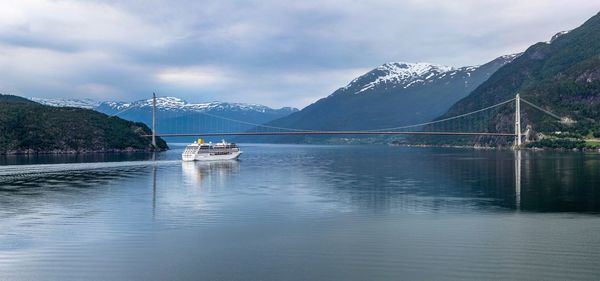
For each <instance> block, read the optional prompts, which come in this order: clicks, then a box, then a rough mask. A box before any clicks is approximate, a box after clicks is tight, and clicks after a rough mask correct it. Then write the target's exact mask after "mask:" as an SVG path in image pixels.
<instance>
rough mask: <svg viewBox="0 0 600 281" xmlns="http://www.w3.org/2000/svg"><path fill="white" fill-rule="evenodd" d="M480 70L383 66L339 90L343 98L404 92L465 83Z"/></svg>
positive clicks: (406, 64)
mask: <svg viewBox="0 0 600 281" xmlns="http://www.w3.org/2000/svg"><path fill="white" fill-rule="evenodd" d="M521 54H522V53H518V54H511V55H504V56H501V57H498V58H496V60H498V61H500V62H501V63H502V64H503V65H504V64H507V63H509V62H511V61H512V60H514V59H515V58H517V57H518V56H520V55H521ZM479 67H481V66H480V65H473V66H464V67H459V68H455V67H452V66H446V65H439V64H431V63H409V62H391V63H385V64H383V65H381V66H379V67H377V68H375V69H373V70H371V71H369V72H368V73H366V74H364V75H362V76H359V77H357V78H356V79H354V80H352V81H351V82H350V83H348V85H346V86H345V87H343V88H340V91H339V92H343V93H346V94H362V93H367V92H376V89H381V88H384V89H389V88H401V89H407V88H410V87H416V86H422V85H425V84H428V83H434V82H436V81H439V80H440V79H448V78H454V77H455V76H456V75H461V76H462V77H463V79H468V78H469V77H471V74H472V73H473V72H475V71H477V70H478V69H479ZM465 83H467V80H465Z"/></svg>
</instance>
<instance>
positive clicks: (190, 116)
mask: <svg viewBox="0 0 600 281" xmlns="http://www.w3.org/2000/svg"><path fill="white" fill-rule="evenodd" d="M30 99H31V100H33V101H36V102H38V103H41V104H46V105H51V106H70V107H80V108H87V109H93V110H96V111H99V112H102V113H105V114H108V115H116V116H119V117H121V118H123V119H127V120H131V121H136V122H143V123H145V124H146V125H148V126H151V123H152V99H145V100H138V101H133V102H115V101H104V102H97V101H93V100H87V99H83V100H82V99H43V98H30ZM156 108H157V122H156V123H157V131H158V132H159V133H192V132H219V131H223V130H234V129H235V131H246V130H248V129H251V128H253V127H254V126H253V125H252V124H263V123H267V122H269V121H272V120H275V119H278V118H281V117H284V116H287V115H289V114H291V113H294V112H297V111H298V109H296V108H292V107H283V108H279V109H273V108H270V107H267V106H264V105H258V104H246V103H228V102H216V101H215V102H206V103H188V102H186V101H185V100H182V99H180V98H176V97H158V98H157V103H156ZM228 119H230V120H240V121H243V122H245V123H246V124H241V123H234V122H231V121H230V120H228ZM189 139H191V138H176V139H174V138H171V139H168V140H169V141H173V140H177V141H184V140H185V141H187V140H189Z"/></svg>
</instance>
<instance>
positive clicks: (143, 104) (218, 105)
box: [101, 97, 298, 113]
mask: <svg viewBox="0 0 600 281" xmlns="http://www.w3.org/2000/svg"><path fill="white" fill-rule="evenodd" d="M152 103H153V101H152V99H145V100H139V101H135V102H116V101H108V102H103V103H102V104H101V105H104V106H108V107H110V108H113V109H115V110H119V111H122V110H127V109H130V108H147V107H152ZM156 108H157V109H158V110H163V111H192V112H199V111H200V112H203V111H213V110H233V111H256V112H262V113H264V112H267V111H272V110H275V109H272V108H270V107H268V106H264V105H260V104H247V103H230V102H219V101H213V102H206V103H188V102H187V101H185V100H183V99H180V98H177V97H158V98H156ZM282 110H289V111H290V112H295V111H298V109H296V108H290V107H284V108H282Z"/></svg>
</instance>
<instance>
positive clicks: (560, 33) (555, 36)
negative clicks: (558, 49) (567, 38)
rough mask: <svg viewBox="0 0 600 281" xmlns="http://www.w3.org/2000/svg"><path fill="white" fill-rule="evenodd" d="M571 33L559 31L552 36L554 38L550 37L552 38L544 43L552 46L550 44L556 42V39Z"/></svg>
mask: <svg viewBox="0 0 600 281" xmlns="http://www.w3.org/2000/svg"><path fill="white" fill-rule="evenodd" d="M569 32H571V30H565V31H561V32H559V33H556V34H554V36H552V38H550V40H549V41H546V43H547V44H552V42H554V40H556V38H558V37H561V36H563V35H565V34H567V33H569Z"/></svg>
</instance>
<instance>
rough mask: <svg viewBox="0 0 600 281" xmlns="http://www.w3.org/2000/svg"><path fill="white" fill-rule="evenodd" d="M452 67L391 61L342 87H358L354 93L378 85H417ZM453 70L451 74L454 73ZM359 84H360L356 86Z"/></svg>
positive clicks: (431, 79)
mask: <svg viewBox="0 0 600 281" xmlns="http://www.w3.org/2000/svg"><path fill="white" fill-rule="evenodd" d="M451 70H454V68H452V67H450V66H445V65H436V64H430V63H408V62H392V63H385V64H383V65H381V66H379V67H377V68H375V69H373V70H372V71H370V72H369V73H367V74H366V75H363V76H360V77H358V78H356V79H354V80H352V82H350V83H349V84H348V85H347V86H346V87H344V89H348V88H358V90H357V91H356V92H354V94H360V93H366V92H369V91H371V92H372V91H374V90H376V89H377V88H378V87H386V86H390V87H392V88H395V87H402V88H404V89H406V88H408V87H411V86H418V85H422V84H424V83H428V82H431V81H433V80H435V79H436V78H437V77H439V76H442V75H446V74H448V72H449V71H451ZM457 72H458V71H454V73H452V74H451V75H454V74H456V73H457ZM357 85H360V86H357Z"/></svg>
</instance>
